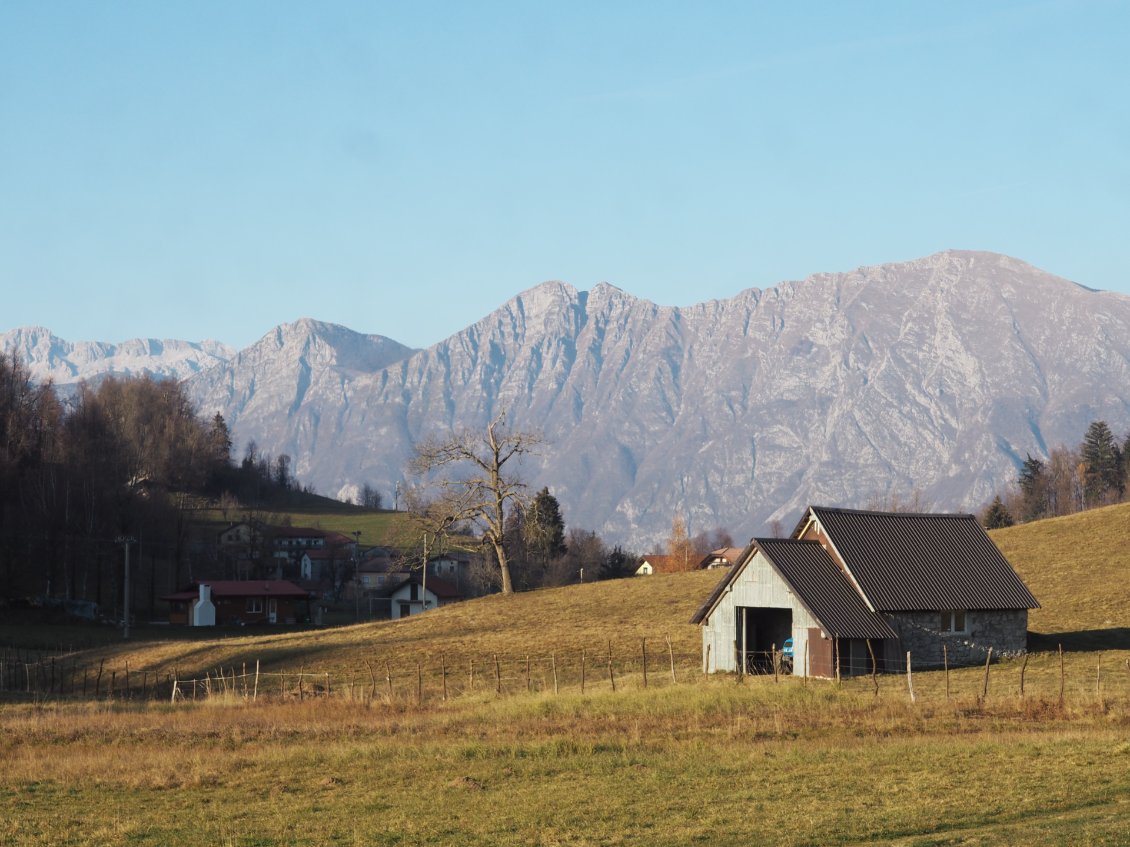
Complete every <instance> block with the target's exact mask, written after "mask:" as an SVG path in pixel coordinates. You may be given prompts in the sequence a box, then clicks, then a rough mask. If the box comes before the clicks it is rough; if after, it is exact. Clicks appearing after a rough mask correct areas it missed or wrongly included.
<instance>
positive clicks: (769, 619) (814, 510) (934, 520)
mask: <svg viewBox="0 0 1130 847" xmlns="http://www.w3.org/2000/svg"><path fill="white" fill-rule="evenodd" d="M1038 607H1039V603H1038V602H1037V601H1036V598H1035V597H1034V596H1032V593H1031V592H1030V591H1029V590H1028V588H1027V587H1026V586H1025V585H1024V583H1023V581H1021V579H1020V577H1019V576H1017V574H1016V571H1014V570H1013V568H1012V566H1011V565H1010V564H1009V563H1008V560H1007V559H1005V557H1004V556H1003V555H1002V554H1001V552H1000V551H999V550H998V549H997V547H996V545H995V544H993V542H992V540H991V539H990V538H989V537H988V535H986V534H985V531H984V530H983V529H982V528H981V525H980V524H979V523H978V522H977V519H976V518H975V517H974V516H972V515H951V514H936V515H934V514H909V513H893V512H869V511H856V510H850V509H831V508H825V507H820V506H812V507H810V508H809V509H808V511H807V512H805V515H804V517H803V518H802V519H801V521H800V523H799V524H798V525H797V528H796V530H795V531H794V532H793V535H792V537H791V538H789V539H754V540H753V541H752V542H751V543H750V545H749V546H748V547H747V548H746V549H745V550H744V551H743V552H742V553H741V555H740V556H738V558H737V561H736V563H735V564H734V566H733V567H732V568H731V569H730V570H729V571H728V572H727V573H726V575H725V576H724V577H723V579H722V581H721V582H720V583H719V584H718V586H717V587H716V588H715V589H714V591H713V592H712V593H711V595H710V597H708V598H707V600H706V602H705V603H703V605H702V607H701V608H700V609H699V610H698V612H697V613H696V614H695V616H694V618H692V623H698V624H701V625H702V636H703V667H704V669H705V670H707V671H711V672H712V671H734V670H738V669H739V668H741V669H745V670H747V671H751V672H759V671H764V670H766V669H772V665H773V663H774V662H777V663H778V664H779V665H783V666H784V667H785V669H786V670H790V669H791V671H792V672H793V673H796V674H807V675H809V676H821V677H830V676H835V675H836V674H837V673H839V674H842V675H849V674H860V673H869V672H870V671H871V667H872V662H874V665H875V667H876V668H877V669H878V670H884V669H895V668H899V667H902V666H904V664H905V657H906V653H907V652H910V653H911V654H912V656H913V661H914V664H915V665H916V666H918V667H931V666H940V665H941V664H942V662H943V648H944V652H945V655H946V657H947V660H948V661H949V663H950V664H951V665H954V666H958V665H965V664H973V663H977V662H980V661H984V659H985V656H986V654H987V652H988V649H989V648H990V647H992V648H993V652H994V653H995V654H996V655H1004V654H1015V653H1022V652H1024V651H1025V650H1026V649H1027V629H1028V610H1029V609H1034V608H1038ZM774 651H776V656H774ZM872 657H874V658H872Z"/></svg>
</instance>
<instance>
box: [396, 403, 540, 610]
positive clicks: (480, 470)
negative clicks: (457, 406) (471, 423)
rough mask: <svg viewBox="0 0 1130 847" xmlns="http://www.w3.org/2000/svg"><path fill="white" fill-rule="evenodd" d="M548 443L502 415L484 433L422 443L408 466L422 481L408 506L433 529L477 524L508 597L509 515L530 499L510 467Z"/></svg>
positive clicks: (467, 431)
mask: <svg viewBox="0 0 1130 847" xmlns="http://www.w3.org/2000/svg"><path fill="white" fill-rule="evenodd" d="M544 443H545V439H544V438H543V437H542V435H541V433H538V432H528V431H511V430H509V429H508V428H507V426H506V413H505V412H502V413H500V414H499V415H498V416H497V417H495V418H494V420H492V421H491V422H490V423H489V424H487V426H486V429H485V430H484V431H482V432H478V431H475V430H471V429H467V428H464V429H461V430H458V431H456V432H453V433H452V435H451V436H450V437H449V438H447V439H442V440H441V439H434V438H433V439H428V440H426V441H423V442H421V443H420V444H419V445H417V447H416V453H415V455H414V456H413V458H412V459H411V461H410V462H409V464H408V472H409V474H411V475H412V476H415V477H417V478H419V479H420V482H421V489H420V491H418V492H416V493H415V494H414V496H413V497H412V498H410V500H409V504H410V505H409V508H410V509H411V510H412V511H413V513H415V514H416V515H417V517H418V519H419V520H420V521H422V522H424V523H425V524H426V525H427V526H429V527H431V528H433V529H443V530H445V529H446V528H448V527H451V526H454V525H455V524H458V523H469V524H471V525H473V526H474V527H475V528H476V529H477V530H478V531H479V533H480V537H481V538H482V541H483V544H484V545H485V546H487V547H489V548H491V549H492V550H493V552H494V554H495V558H496V560H497V561H498V566H499V570H500V575H501V577H502V591H503V593H504V594H508V593H510V592H511V591H512V590H513V589H512V585H511V581H510V569H509V564H508V562H507V558H506V548H505V545H504V543H503V540H504V536H505V526H506V516H507V514H508V513H509V512H510V511H511V510H513V509H515V508H522V507H523V506H524V505H525V504H526V501H527V499H528V498H527V495H526V484H525V483H524V482H523V481H522V480H521V479H520V478H518V477H517V476H516V475H515V473H514V472H511V471H510V470H509V469H507V468H505V466H506V465H507V464H508V463H509V462H511V461H512V460H514V459H520V458H521V457H522V456H524V455H527V454H531V453H536V452H537V450H538V448H539V447H541V446H542V445H543V444H544ZM464 469H465V471H466V472H463V473H460V471H461V470H464Z"/></svg>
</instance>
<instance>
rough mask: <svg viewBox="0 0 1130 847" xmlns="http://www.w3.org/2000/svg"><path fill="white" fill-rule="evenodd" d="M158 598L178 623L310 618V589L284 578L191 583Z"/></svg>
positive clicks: (284, 621) (232, 623) (223, 623)
mask: <svg viewBox="0 0 1130 847" xmlns="http://www.w3.org/2000/svg"><path fill="white" fill-rule="evenodd" d="M161 599H163V600H167V601H168V603H169V623H170V624H179V625H182V626H240V625H244V624H263V623H267V624H296V623H305V622H307V621H309V620H310V618H311V609H310V599H311V598H310V592H308V591H306V590H304V589H302V588H300V587H298V586H297V585H295V584H294V583H292V582H288V581H286V580H268V581H264V580H216V581H213V582H200V583H193V584H192V585H191V586H189V587H187V588H185V589H184V590H182V591H178V592H175V593H173V594H168V595H166V596H164V597H162V598H161Z"/></svg>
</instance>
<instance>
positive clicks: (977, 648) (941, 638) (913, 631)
mask: <svg viewBox="0 0 1130 847" xmlns="http://www.w3.org/2000/svg"><path fill="white" fill-rule="evenodd" d="M885 617H886V618H887V622H888V623H890V625H891V627H892V628H893V629H894V630H895V632H897V633H898V634H899V641H898V642H894V643H891V644H890V647H889V649H888V653H887V661H888V666H889V667H900V666H905V663H906V653H907V652H908V651H909V652H910V654H911V659H912V662H913V664H914V666H915V667H941V666H942V645H943V644H944V645H945V646H946V648H947V651H948V654H949V657H948V661H949V664H950V667H960V666H962V665H976V664H980V663H982V662H984V661H985V657H986V655H987V654H988V651H989V648H990V647H992V648H993V655H994V656H1014V655H1017V654H1020V653H1024V652H1026V651H1027V649H1028V610H1027V609H1020V610H1015V609H1010V610H1004V611H1000V610H991V609H974V610H970V611H968V612H966V621H967V625H966V628H967V630H968V632H964V633H958V632H942V631H941V629H940V620H939V613H938V612H892V613H888V614H887V615H885ZM900 662H901V663H902V664H901V665H900V664H899V663H900Z"/></svg>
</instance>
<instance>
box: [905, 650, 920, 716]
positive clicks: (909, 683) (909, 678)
mask: <svg viewBox="0 0 1130 847" xmlns="http://www.w3.org/2000/svg"><path fill="white" fill-rule="evenodd" d="M906 687H907V689H908V690H909V691H910V702H911V703H917V702H918V697H917V696H916V695H915V694H914V676H913V672H912V671H911V668H910V651H909V650H907V651H906Z"/></svg>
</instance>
